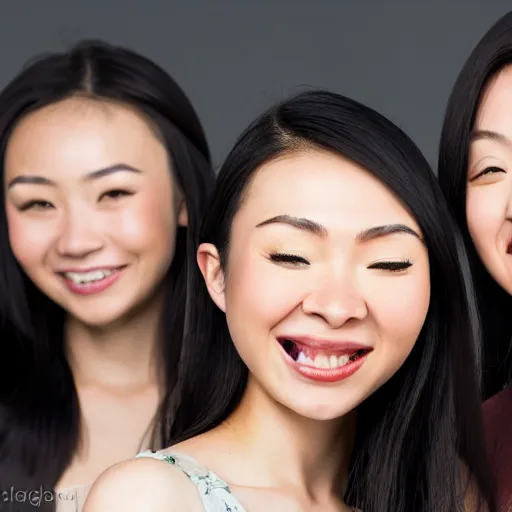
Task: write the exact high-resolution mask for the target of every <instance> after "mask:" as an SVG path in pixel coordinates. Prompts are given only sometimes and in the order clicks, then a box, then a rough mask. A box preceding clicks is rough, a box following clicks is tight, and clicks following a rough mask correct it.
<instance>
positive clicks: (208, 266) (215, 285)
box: [197, 244, 226, 313]
mask: <svg viewBox="0 0 512 512" xmlns="http://www.w3.org/2000/svg"><path fill="white" fill-rule="evenodd" d="M197 264H198V265H199V268H200V270H201V273H202V274H203V278H204V282H205V283H206V287H207V288H208V293H209V294H210V297H211V298H212V300H213V302H215V304H216V305H217V307H218V308H219V309H220V310H221V311H223V312H224V313H225V312H226V299H225V294H224V272H223V270H222V267H221V264H220V256H219V251H217V248H216V247H215V245H213V244H201V245H200V246H199V248H198V249H197Z"/></svg>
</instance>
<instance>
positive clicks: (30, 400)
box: [0, 40, 214, 510]
mask: <svg viewBox="0 0 512 512" xmlns="http://www.w3.org/2000/svg"><path fill="white" fill-rule="evenodd" d="M76 95H81V96H84V97H88V98H91V99H95V100H99V101H103V100H106V101H114V102H119V103H120V104H125V105H129V106H132V107H134V108H136V109H137V110H138V111H139V112H140V113H141V114H143V115H144V116H145V117H146V118H147V119H148V122H149V123H150V124H151V125H152V126H153V127H154V128H155V132H158V136H159V137H160V139H161V140H162V142H163V143H164V144H165V146H166V148H167V151H168V153H169V157H170V158H169V162H170V170H169V172H172V174H173V177H174V179H175V181H176V183H177V184H178V186H179V187H180V189H181V191H182V192H183V194H184V198H185V201H186V205H187V209H188V226H187V227H186V228H178V234H177V240H176V251H175V256H174V260H173V262H172V264H171V268H170V269H169V272H168V275H167V277H166V283H165V284H166V308H165V315H164V318H162V325H161V350H162V361H163V363H162V364H163V366H164V367H163V368H162V371H163V373H164V375H165V378H166V395H165V398H164V400H163V402H162V404H161V407H160V410H159V412H158V415H157V421H156V422H155V431H154V432H153V436H152V437H153V440H152V444H153V446H154V447H155V448H161V447H163V446H166V445H167V444H168V442H170V441H169V439H168V438H167V437H166V435H167V434H168V432H169V425H170V421H171V419H172V416H173V408H174V396H173V390H174V389H175V382H176V378H177V374H178V371H177V368H178V363H179V358H180V352H181V343H182V336H183V330H184V322H185V311H186V308H188V307H190V301H191V297H190V296H189V295H188V293H187V288H186V287H187V275H188V273H189V271H190V266H191V265H192V266H194V262H195V250H196V247H197V241H198V232H199V225H200V221H201V219H202V216H203V210H204V208H205V204H206V201H207V198H208V196H209V194H210V192H211V189H212V188H213V184H214V173H213V170H212V168H211V165H210V153H209V149H208V145H207V142H206V138H205V135H204V132H203V129H202V126H201V123H200V121H199V118H198V116H197V115H196V112H195V111H194V109H193V107H192V105H191V103H190V102H189V100H188V98H187V97H186V95H185V93H184V92H183V91H182V89H181V88H180V87H179V86H178V84H177V83H176V82H175V81H174V80H173V79H172V78H171V77H170V76H169V75H168V74H167V73H166V72H165V71H163V69H161V68H160V67H159V66H158V65H156V64H155V63H153V62H151V61H150V60H148V59H146V58H145V57H143V56H141V55H139V54H137V53H135V52H133V51H131V50H128V49H125V48H120V47H116V46H112V45H109V44H107V43H104V42H101V41H89V40H85V41H81V42H79V43H77V44H76V45H75V46H74V47H73V48H72V49H71V50H70V51H68V52H65V53H53V54H50V55H47V56H44V57H42V58H40V59H38V60H37V61H35V62H32V63H31V64H30V65H29V66H28V67H27V68H26V69H24V70H22V71H21V72H20V73H19V74H18V75H17V76H16V77H15V78H14V79H13V80H12V81H11V82H10V83H9V84H8V85H7V86H6V87H5V88H4V89H3V91H2V92H1V93H0V151H1V160H2V164H1V167H0V176H1V178H2V182H3V181H4V179H3V172H4V170H3V165H4V164H3V162H4V159H5V148H6V144H7V142H8V139H9V136H10V134H11V132H12V130H13V128H14V127H15V126H16V123H17V122H18V121H19V120H20V119H21V118H22V117H23V116H24V115H26V114H27V113H29V112H32V111H34V110H36V109H39V108H42V107H44V106H46V105H49V104H52V103H55V102H58V101H60V100H63V99H65V98H68V97H70V96H76ZM0 197H1V202H2V213H1V214H0V360H1V361H2V371H1V372H0V491H1V490H4V491H6V492H10V491H11V490H12V489H14V491H16V490H19V491H29V490H39V489H40V488H41V486H42V488H43V489H47V490H53V488H54V486H55V485H56V483H57V482H58V480H59V478H60V476H61V475H62V473H63V471H64V470H65V469H66V467H67V466H68V464H69V463H70V461H71V458H72V456H73V454H74V453H75V451H76V449H77V447H78V442H79V430H80V411H79V404H78V398H77V392H76V389H75V384H74V380H73V375H72V372H71V369H70V366H69V364H68V362H67V360H66V357H65V354H64V344H63V342H64V339H63V325H64V320H65V312H64V311H63V310H61V309H60V308H59V307H58V306H57V305H56V304H55V303H54V302H52V301H51V300H50V299H49V298H48V297H46V296H45V295H43V294H42V293H41V292H40V291H39V290H38V289H37V288H36V287H35V285H34V284H33V283H32V282H31V281H30V280H29V279H28V277H27V276H26V275H25V274H24V272H23V271H22V270H21V268H20V266H19V265H18V264H17V261H16V260H15V257H14V255H13V253H12V251H11V248H10V244H9V237H8V227H7V221H6V214H5V192H4V184H2V187H1V189H0ZM190 255H191V257H189V256H190ZM1 498H2V497H1V496H0V501H2V500H1ZM44 501H45V500H43V504H44ZM4 505H5V506H7V504H4ZM47 505H48V506H51V507H53V506H54V505H53V501H52V502H51V503H47ZM22 506H23V504H22V503H20V502H17V503H13V504H12V507H13V509H14V510H18V509H21V508H22ZM26 506H28V507H29V508H30V509H32V507H33V505H29V504H27V505H26ZM16 507H18V508H16ZM40 508H41V507H40Z"/></svg>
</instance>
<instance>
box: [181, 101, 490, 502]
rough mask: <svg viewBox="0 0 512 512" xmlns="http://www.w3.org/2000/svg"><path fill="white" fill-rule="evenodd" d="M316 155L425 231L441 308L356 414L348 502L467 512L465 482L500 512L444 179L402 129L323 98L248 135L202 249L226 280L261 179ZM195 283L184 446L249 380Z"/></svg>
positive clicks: (222, 186)
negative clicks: (373, 181) (345, 163)
mask: <svg viewBox="0 0 512 512" xmlns="http://www.w3.org/2000/svg"><path fill="white" fill-rule="evenodd" d="M308 146H309V147H317V148H322V149H324V150H328V151H332V152H334V153H337V154H339V155H343V156H345V157H347V158H349V159H350V160H352V161H354V162H356V163H358V164H360V165H361V166H362V167H364V168H365V169H367V170H368V171H369V172H371V173H372V174H373V175H375V176H376V177H377V178H378V179H379V180H381V182H382V183H384V184H385V185H386V186H387V187H389V189H390V190H392V191H393V192H394V193H395V194H396V196H397V197H398V198H399V199H400V200H401V201H402V203H403V204H404V205H405V207H406V208H408V209H409V210H410V212H411V213H412V215H413V216H414V218H415V219H416V221H417V223H418V225H419V227H420V229H421V230H422V232H423V234H424V238H425V242H426V244H427V247H428V251H429V258H430V269H431V270H430V271H431V302H430V306H429V311H428V315H427V318H426V321H425V324H424V327H423V330H422V332H421V334H420V336H419V338H418V340H417V342H416V344H415V346H414V349H413V351H412V353H411V354H410V356H409V357H408V359H407V360H406V361H405V363H404V364H403V366H402V367H401V368H400V370H399V371H398V372H397V373H396V374H395V375H394V376H393V377H392V378H391V379H390V380H389V381H388V382H387V383H386V384H384V385H383V386H382V387H381V388H380V389H379V390H378V391H377V392H376V393H374V394H373V395H372V396H370V397H369V398H368V399H367V400H366V401H365V402H364V403H362V404H361V405H360V406H359V408H358V428H357V435H356V443H355V448H354V452H353V456H352V460H351V464H350V473H349V486H348V490H347V493H346V495H345V499H346V500H347V502H348V503H350V504H351V505H357V506H358V507H359V508H360V509H362V510H364V511H365V512H389V511H391V510H392V511H393V512H411V511H416V512H427V511H428V512H454V511H456V510H462V505H461V495H462V494H464V491H465V490H466V486H465V485H464V484H465V483H466V482H467V481H466V480H463V477H462V475H463V474H464V475H466V476H469V481H470V482H471V484H472V485H473V486H474V488H478V489H479V490H480V492H481V496H483V497H484V499H485V498H488V504H489V509H490V510H493V508H492V497H491V492H490V491H489V489H490V483H489V482H488V473H487V471H486V460H485V452H484V448H483V442H482V438H483V434H482V432H481V431H482V427H481V421H480V395H479V384H478V380H479V378H478V375H477V371H476V361H477V360H478V347H479V343H478V341H479V340H478V323H477V322H476V321H475V315H474V312H475V311H474V310H475V305H474V303H473V302H472V289H471V281H470V278H469V277H468V274H469V270H468V265H467V262H466V260H465V253H464V251H463V250H462V248H461V246H462V244H461V240H460V238H459V237H458V234H457V231H456V229H455V225H454V223H453V221H452V219H451V217H450V214H449V211H448V209H447V206H446V203H445V200H444V198H443V196H442V193H441V191H440V189H439V185H438V183H437V180H436V178H435V176H434V174H433V173H432V171H431V169H430V167H429V165H428V163H427V162H426V160H425V159H424V157H423V156H422V154H421V153H420V151H419V150H418V149H417V147H416V146H415V145H414V143H413V142H412V141H411V140H410V139H409V138H408V137H407V136H406V135H405V134H404V133H403V132H402V131H401V130H400V129H399V128H397V127H396V126H394V125H393V124H392V123H391V122H390V121H388V120H387V119H386V118H384V117H383V116H381V115H380V114H378V113H376V112H375V111H373V110H371V109H369V108H367V107H365V106H363V105H361V104H359V103H357V102H355V101H352V100H350V99H347V98H345V97H343V96H339V95H337V94H333V93H329V92H324V91H309V92H303V93H301V94H299V95H297V96H295V97H292V98H291V99H288V100H286V101H284V102H283V103H280V104H278V105H277V106H276V107H274V108H272V109H270V110H269V111H267V112H266V113H265V114H264V115H263V116H262V117H260V118H259V119H257V120H256V121H255V122H254V123H253V124H252V125H251V126H250V127H249V128H248V129H247V130H246V131H245V132H244V133H243V135H242V136H241V137H240V138H239V140H238V141H237V143H236V144H235V146H234V148H233V150H232V151H231V152H230V154H229V155H228V157H227V159H226V161H225V163H224V165H223V166H222V168H221V170H220V173H219V175H218V177H217V186H216V189H215V192H214V194H213V196H212V200H211V203H210V205H209V209H208V213H207V215H206V217H205V220H204V223H203V224H202V228H201V234H200V241H201V242H210V243H213V244H215V246H216V247H217V249H218V250H219V252H220V255H221V262H222V265H223V266H224V269H225V270H228V269H229V241H230V231H231V225H232V222H233V217H234V216H235V214H236V212H237V210H238V208H239V207H240V204H241V202H242V201H243V198H244V192H245V191H246V189H247V187H248V185H249V183H250V181H251V178H252V176H253V175H254V173H255V172H257V170H258V168H259V167H260V166H261V165H262V164H264V163H265V162H268V161H270V160H272V159H274V158H277V157H279V156H280V155H283V154H287V153H293V152H295V151H300V150H301V148H304V147H308ZM452 228H453V229H452ZM226 267H227V268H226ZM190 279H191V290H193V294H194V296H195V307H194V309H193V310H191V312H190V325H189V330H188V331H187V333H186V336H185V340H186V341H185V343H184V347H183V366H182V367H181V373H180V390H181V396H182V400H183V402H182V405H181V406H180V407H179V409H178V411H177V413H176V416H175V422H174V426H173V432H172V437H173V439H174V441H181V440H184V439H187V438H190V437H192V436H194V435H198V434H201V433H203V432H205V431H208V430H209V429H212V428H214V427H215V426H217V425H219V424H220V423H222V422H223V421H224V420H226V418H228V417H229V415H230V414H231V413H232V412H233V411H234V409H235V408H236V407H237V405H238V404H239V402H240V400H241V397H242V395H243V393H244V390H245V386H246V383H247V376H248V371H247V368H246V366H245V365H244V363H243V362H242V360H241V359H240V357H239V356H238V354H237V352H236V350H235V348H234V345H233V343H232V341H231V339H230V336H229V331H228V327H227V324H226V318H225V315H224V313H222V312H221V311H220V310H219V309H218V308H217V307H216V306H215V305H214V303H213V301H212V300H211V299H210V297H209V295H208V291H207V289H206V286H205V284H204V280H203V278H202V275H201V273H200V272H199V270H198V269H195V271H194V272H192V273H191V274H190Z"/></svg>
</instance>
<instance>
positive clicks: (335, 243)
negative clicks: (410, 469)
mask: <svg viewBox="0 0 512 512" xmlns="http://www.w3.org/2000/svg"><path fill="white" fill-rule="evenodd" d="M281 215H287V216H293V217H296V218H301V219H308V221H312V222H315V223H318V224H319V225H321V226H322V228H323V229H322V230H321V232H319V233H313V232H311V230H307V229H299V228H297V227H294V226H291V225H289V224H288V223H286V222H271V223H266V221H268V220H269V219H273V218H275V217H276V216H281ZM262 223H264V224H263V225H262ZM395 224H401V225H404V226H406V227H407V228H409V230H410V231H411V232H410V233H403V232H397V233H394V234H387V235H383V236H378V237H373V238H371V237H369V236H367V237H366V239H364V238H365V237H361V233H362V232H364V231H365V230H368V229H369V228H375V227H377V226H382V225H395ZM309 225H311V224H309ZM421 236H422V235H421V232H420V230H419V228H418V226H417V224H416V222H415V221H414V219H413V218H412V216H411V215H410V213H409V212H408V211H407V210H406V209H405V208H404V207H403V205H402V204H401V203H400V202H399V201H398V200H397V199H396V198H395V197H394V195H393V194H392V193H391V192H390V191H389V190H388V189H387V188H386V187H385V186H383V185H382V184H381V183H380V182H379V181H378V180H376V179H375V178H374V177H372V176H371V175H370V174H369V173H368V172H367V171H365V170H364V169H361V168H360V167H358V166H357V165H355V164H354V163H352V162H350V161H348V160H346V159H344V158H342V157H340V156H336V155H334V154H331V153H327V152H323V151H319V150H309V151H306V152H301V153H298V154H292V155H287V156H285V157H282V158H279V159H277V160H274V161H271V162H268V163H267V164H265V165H263V166H262V167H261V168H260V169H259V170H258V171H257V172H256V174H255V175H254V177H253V180H252V182H251V185H250V186H249V188H248V190H247V191H246V195H245V196H244V201H243V203H242V205H241V208H240V210H239V211H238V213H237V214H236V216H235V218H234V222H233V225H232V230H231V242H230V252H229V256H228V263H227V268H226V269H222V268H221V266H220V260H219V256H218V253H217V250H216V248H215V247H214V246H213V245H211V244H203V245H201V246H200V248H199V250H198V263H199V266H200V268H201V271H202V273H203V275H204V278H205V282H206V285H207V287H208V290H209V293H210V295H211V297H212V300H213V301H214V302H215V303H216V304H217V306H218V307H219V308H220V309H221V310H222V311H224V312H225V313H226V318H227V323H228V326H229V330H230V333H231V336H232V339H233V342H234V344H235V346H236V348H237V351H238V352H239V354H240V356H241V358H242V359H243V360H244V362H245V364H246V365H247V367H248V368H249V382H248V386H247V389H246V392H245V395H244V397H243V399H242V402H241V404H240V405H239V407H238V408H237V410H236V411H235V412H234V413H233V414H232V415H231V417H230V418H228V420H227V421H226V422H225V423H224V424H222V425H220V426H219V427H217V428H215V429H213V430H212V431H210V432H207V433H205V434H202V435H200V436H197V437H195V438H193V439H190V440H188V441H185V442H183V443H180V444H179V445H176V446H175V447H171V449H174V450H177V451H180V452H185V453H187V454H189V455H191V456H192V457H194V458H195V459H196V460H198V461H200V462H201V464H203V465H205V466H207V467H208V468H210V469H211V470H213V471H214V472H216V473H217V474H218V475H219V476H220V477H221V478H223V479H225V480H226V481H227V482H228V484H229V485H230V487H231V489H232V491H233V493H234V494H235V496H237V497H238V499H239V500H240V501H241V503H242V504H243V505H244V507H246V509H247V511H249V512H263V511H266V512H268V511H278V510H279V511H284V512H287V511H290V512H291V511H293V512H295V511H306V510H307V511H318V512H320V511H322V512H333V511H347V510H349V508H348V507H347V506H346V505H345V504H344V503H342V501H341V499H340V493H339V490H340V488H343V486H344V485H345V484H346V477H347V470H348V461H349V458H350V453H351V449H352V442H353V437H354V432H355V428H357V425H356V414H355V410H356V408H357V406H358V405H359V404H360V403H361V402H362V401H364V400H365V399H366V398H367V397H368V396H369V395H371V394H372V393H373V392H374V391H375V390H376V389H377V388H378V387H380V386H381V385H382V384H384V383H385V382H386V381H387V380H388V379H389V378H391V377H392V375H393V374H394V373H396V371H397V370H398V369H399V368H400V366H401V365H402V364H403V363H404V361H405V359H406V358H407V356H408V355H409V354H410V352H411V350H412V348H413V347H414V344H415V343H416V340H417V337H418V335H419V332H420V330H421V328H422V326H423V323H424V321H425V317H426V314H427V311H428V307H429V301H430V277H429V261H428V254H427V250H426V247H425V245H424V243H423V242H422V240H421ZM280 253H285V254H287V255H294V256H295V257H299V259H298V260H297V258H295V261H289V258H288V261H285V262H283V261H276V259H275V255H276V254H280ZM387 262H394V263H400V262H409V263H410V265H409V266H407V267H406V268H405V267H404V268H403V269H401V270H399V271H391V270H386V269H383V268H377V267H375V265H377V266H378V265H382V264H383V263H386V264H387ZM298 335H302V336H304V335H307V336H310V337H316V338H318V339H320V338H321V339H324V340H330V341H332V342H334V343H339V342H343V341H349V340H350V341H354V342H359V343H364V344H365V345H367V346H369V347H370V348H371V349H372V351H371V353H370V354H369V356H368V357H367V359H366V362H365V363H364V364H363V366H362V367H361V368H360V369H359V370H358V371H357V372H356V373H354V374H353V375H351V376H350V377H348V378H347V379H345V380H342V381H339V382H335V383H319V382H316V381H312V380H310V379H308V378H306V377H304V376H302V375H300V374H298V373H297V372H296V371H295V369H294V368H292V367H290V365H289V364H288V363H287V362H286V356H285V353H284V351H283V349H282V347H281V345H280V344H279V343H278V341H277V339H278V338H279V337H281V336H298ZM247 460H250V461H251V464H249V465H248V464H246V461H247ZM283 461H286V469H285V470H284V466H283ZM140 462H141V461H140V460H137V461H132V462H128V463H126V464H125V465H123V466H119V467H115V468H111V469H110V470H109V471H108V473H107V474H106V475H105V476H104V477H102V478H100V479H99V480H98V482H97V484H96V485H95V486H94V487H93V490H92V491H91V495H90V498H89V500H88V502H87V505H86V509H85V512H101V511H106V510H119V511H120V510H124V511H132V510H133V511H135V510H136V508H135V507H133V506H132V504H131V502H130V496H131V495H132V494H133V491H130V487H131V486H134V485H135V481H136V480H135V476H134V473H133V472H135V468H136V467H137V465H138V464H139V463H140ZM139 467H141V466H139ZM160 467H163V469H158V468H157V466H156V465H155V466H154V469H152V468H150V467H149V466H146V468H147V473H146V474H145V475H144V477H143V478H144V479H147V481H148V482H149V481H150V480H151V478H152V474H153V473H152V472H154V474H155V475H156V474H157V473H158V474H159V475H161V472H162V471H164V470H167V473H168V480H167V481H168V482H173V483H172V484H169V485H171V486H174V485H177V482H178V478H180V477H181V475H180V474H179V473H178V471H177V470H176V469H175V468H173V467H171V466H165V465H164V464H161V466H160ZM139 474H140V476H141V477H142V471H141V470H139ZM109 482H110V483H109ZM112 482H116V485H119V486H120V487H121V489H122V492H124V493H126V496H125V497H124V498H123V503H122V504H117V505H115V506H112V505H111V504H112V503H113V500H114V497H113V492H114V491H113V488H112V487H109V485H112V484H111V483H112ZM186 489H189V487H187V488H185V486H184V487H183V489H182V491H181V493H180V495H179V498H180V499H185V497H187V499H188V497H190V499H192V498H193V497H194V495H195V494H194V493H195V491H194V490H190V493H192V494H190V496H189V492H188V491H187V490H186ZM162 492H163V491H162ZM168 492H170V493H172V492H171V491H168ZM176 497H177V496H176ZM177 498H178V497H177ZM150 499H154V498H150ZM166 499H167V501H168V505H167V507H168V508H167V509H166V510H182V509H180V508H179V506H176V507H173V498H172V497H171V496H167V497H166ZM109 506H110V507H111V508H108V507H109ZM146 510H155V511H156V510H160V508H158V506H155V508H151V509H149V508H148V507H146ZM162 510H163V508H162ZM190 510H196V509H195V508H194V509H192V508H191V509H190ZM197 510H201V509H200V508H197Z"/></svg>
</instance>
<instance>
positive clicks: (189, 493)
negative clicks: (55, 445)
mask: <svg viewBox="0 0 512 512" xmlns="http://www.w3.org/2000/svg"><path fill="white" fill-rule="evenodd" d="M141 510H144V511H145V512H146V511H147V512H178V511H180V512H181V511H187V512H202V510H203V508H202V504H201V499H200V497H199V494H198V493H197V490H196V488H195V487H194V485H193V484H192V482H191V481H190V480H189V478H188V477H187V476H186V475H185V474H183V473H182V472H181V471H180V470H179V469H176V468H175V467H173V466H171V465H169V464H165V463H164V462H162V461H160V460H155V459H149V458H141V459H132V460H129V461H125V462H121V463H119V464H116V465H114V466H112V467H111V468H109V469H107V470H106V471H105V472H104V473H103V474H102V475H101V476H100V477H99V478H98V479H97V480H96V482H95V483H94V485H93V486H92V488H91V490H90V491H89V494H88V496H87V500H86V503H85V506H84V509H83V512H140V511H141Z"/></svg>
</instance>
